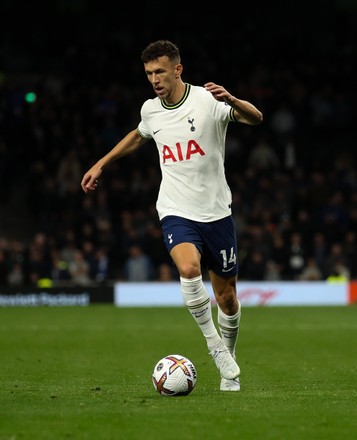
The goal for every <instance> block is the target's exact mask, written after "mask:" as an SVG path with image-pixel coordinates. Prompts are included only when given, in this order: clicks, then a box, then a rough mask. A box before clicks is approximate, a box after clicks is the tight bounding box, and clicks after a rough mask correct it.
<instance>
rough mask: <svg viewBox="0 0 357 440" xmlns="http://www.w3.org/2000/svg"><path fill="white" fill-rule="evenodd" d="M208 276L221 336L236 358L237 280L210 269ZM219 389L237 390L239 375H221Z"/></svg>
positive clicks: (238, 311)
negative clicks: (230, 378) (231, 377)
mask: <svg viewBox="0 0 357 440" xmlns="http://www.w3.org/2000/svg"><path fill="white" fill-rule="evenodd" d="M210 278H211V282H212V286H213V290H214V292H215V297H216V301H217V309H218V327H219V330H220V333H221V337H222V340H223V342H224V344H225V346H226V347H227V349H228V350H229V352H230V353H231V355H232V357H233V358H234V359H236V352H235V351H236V344H237V339H238V332H239V323H240V316H241V308H240V302H239V300H238V299H237V293H236V281H237V280H236V277H230V278H222V277H220V276H218V275H217V274H215V273H214V272H212V271H210ZM223 310H224V311H223ZM220 390H221V391H239V390H240V380H239V377H237V378H235V379H233V380H228V379H226V378H224V377H222V379H221V383H220Z"/></svg>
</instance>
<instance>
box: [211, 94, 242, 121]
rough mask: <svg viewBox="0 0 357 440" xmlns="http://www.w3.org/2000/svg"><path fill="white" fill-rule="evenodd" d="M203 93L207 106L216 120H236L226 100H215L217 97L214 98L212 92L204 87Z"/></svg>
mask: <svg viewBox="0 0 357 440" xmlns="http://www.w3.org/2000/svg"><path fill="white" fill-rule="evenodd" d="M204 93H205V95H204V96H205V101H206V104H207V108H209V109H210V112H211V114H212V116H213V118H214V119H215V120H216V121H218V122H222V123H228V122H236V120H235V118H234V116H233V112H234V110H233V108H232V107H231V106H230V105H229V104H227V103H226V102H221V101H217V99H215V98H214V97H213V96H212V94H211V93H210V92H208V91H207V90H205V89H204Z"/></svg>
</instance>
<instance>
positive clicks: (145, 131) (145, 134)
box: [137, 101, 152, 139]
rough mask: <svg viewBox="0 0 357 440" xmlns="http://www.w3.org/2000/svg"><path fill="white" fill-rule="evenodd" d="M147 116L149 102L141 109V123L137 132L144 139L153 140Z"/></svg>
mask: <svg viewBox="0 0 357 440" xmlns="http://www.w3.org/2000/svg"><path fill="white" fill-rule="evenodd" d="M147 114H148V101H146V102H144V104H143V105H142V107H141V110H140V117H141V120H140V122H139V125H138V127H137V130H138V132H139V134H140V136H141V137H142V138H144V139H152V134H151V131H150V128H149V127H148V124H147V122H146V121H147V119H148V118H147Z"/></svg>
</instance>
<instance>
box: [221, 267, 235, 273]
mask: <svg viewBox="0 0 357 440" xmlns="http://www.w3.org/2000/svg"><path fill="white" fill-rule="evenodd" d="M232 269H234V266H233V267H231V268H229V269H222V272H230V271H231V270H232Z"/></svg>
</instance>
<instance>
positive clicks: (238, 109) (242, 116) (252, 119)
mask: <svg viewBox="0 0 357 440" xmlns="http://www.w3.org/2000/svg"><path fill="white" fill-rule="evenodd" d="M204 87H205V89H206V90H208V91H209V92H210V93H211V94H212V96H213V97H214V98H215V99H216V100H217V101H221V102H226V103H227V104H228V105H230V106H231V107H232V108H233V110H234V118H235V119H236V121H238V122H241V123H243V124H249V125H258V124H260V123H261V122H262V121H263V114H262V113H261V112H260V111H259V110H258V109H257V108H256V107H255V106H254V105H253V104H251V103H250V102H248V101H244V100H243V99H238V98H236V97H235V96H233V95H231V94H230V93H229V92H228V91H227V90H226V89H225V88H224V87H222V86H219V85H217V84H215V83H213V82H208V83H206V84H205V85H204Z"/></svg>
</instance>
